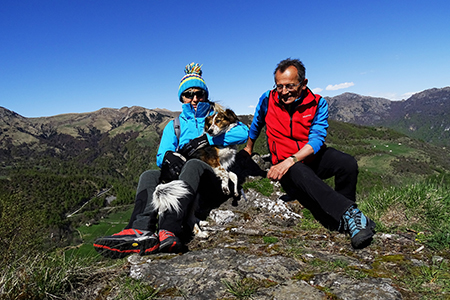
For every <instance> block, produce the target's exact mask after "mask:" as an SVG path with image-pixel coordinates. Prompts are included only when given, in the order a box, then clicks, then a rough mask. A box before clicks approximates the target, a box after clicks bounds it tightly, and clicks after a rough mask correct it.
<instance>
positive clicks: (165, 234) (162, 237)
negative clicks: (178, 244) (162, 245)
mask: <svg viewBox="0 0 450 300" xmlns="http://www.w3.org/2000/svg"><path fill="white" fill-rule="evenodd" d="M159 237H160V238H159V239H160V240H161V241H162V240H165V239H167V238H169V237H175V234H173V233H172V232H170V231H167V230H161V231H160V232H159Z"/></svg>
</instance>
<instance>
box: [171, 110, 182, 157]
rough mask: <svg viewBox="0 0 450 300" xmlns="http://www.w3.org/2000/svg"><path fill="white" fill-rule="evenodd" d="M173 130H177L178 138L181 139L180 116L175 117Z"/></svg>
mask: <svg viewBox="0 0 450 300" xmlns="http://www.w3.org/2000/svg"><path fill="white" fill-rule="evenodd" d="M173 130H174V131H175V135H176V136H177V140H178V141H180V133H181V129H180V117H179V116H178V117H175V119H173ZM178 147H179V146H177V150H176V151H178Z"/></svg>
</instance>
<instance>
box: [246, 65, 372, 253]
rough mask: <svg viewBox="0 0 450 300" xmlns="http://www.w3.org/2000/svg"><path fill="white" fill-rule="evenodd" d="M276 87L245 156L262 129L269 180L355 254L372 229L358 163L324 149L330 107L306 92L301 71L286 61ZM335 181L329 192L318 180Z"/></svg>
mask: <svg viewBox="0 0 450 300" xmlns="http://www.w3.org/2000/svg"><path fill="white" fill-rule="evenodd" d="M274 76H275V86H274V89H273V90H270V91H267V92H266V93H264V94H263V95H262V96H261V98H260V99H259V103H258V106H257V107H256V111H255V115H254V118H253V122H252V125H251V127H250V133H249V138H248V141H247V145H246V147H245V149H244V150H245V151H247V152H248V153H249V154H251V153H252V151H253V146H254V142H255V140H256V139H257V138H258V136H259V134H260V132H261V129H262V128H263V127H264V125H265V126H266V134H267V140H268V147H269V151H270V154H271V159H272V167H271V168H270V170H269V171H268V173H267V177H268V178H269V179H271V180H274V181H280V183H281V185H282V187H283V188H284V189H285V191H286V192H287V193H288V194H289V195H290V196H291V197H293V198H296V199H298V200H299V201H300V202H301V203H302V204H303V205H304V206H305V207H306V208H308V209H310V210H311V212H312V213H313V215H314V216H315V217H316V218H317V219H318V220H319V221H320V222H321V223H322V224H323V225H324V226H326V227H328V228H330V229H338V230H340V231H343V232H347V233H348V234H349V235H350V237H351V244H352V246H353V247H354V248H363V247H365V246H367V245H369V244H370V242H371V240H372V237H373V235H374V234H375V232H374V229H375V223H374V222H373V221H372V220H370V219H369V218H367V217H366V216H365V215H364V214H363V213H362V212H361V211H360V210H359V209H358V208H357V205H356V203H355V201H356V182H357V176H358V166H357V163H356V160H355V159H354V158H353V157H352V156H350V155H348V154H345V153H343V152H340V151H338V150H336V149H334V148H331V147H327V146H326V145H325V137H326V135H327V128H328V104H327V102H326V100H325V99H324V98H322V97H321V96H319V95H315V94H313V92H312V91H311V90H310V89H309V88H308V87H307V84H308V79H306V78H305V67H304V66H303V64H302V62H301V61H299V60H297V59H290V58H289V59H285V60H283V61H281V62H280V63H279V64H278V66H277V67H276V69H275V72H274ZM332 176H335V189H334V190H333V189H332V188H331V187H329V186H328V185H327V184H326V183H324V182H323V181H322V179H326V178H330V177H332Z"/></svg>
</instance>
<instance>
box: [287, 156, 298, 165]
mask: <svg viewBox="0 0 450 300" xmlns="http://www.w3.org/2000/svg"><path fill="white" fill-rule="evenodd" d="M289 157H292V159H293V160H294V163H296V162H298V158H297V157H296V156H295V155H291V156H289Z"/></svg>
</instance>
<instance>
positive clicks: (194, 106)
mask: <svg viewBox="0 0 450 300" xmlns="http://www.w3.org/2000/svg"><path fill="white" fill-rule="evenodd" d="M185 73H186V75H185V76H184V77H183V78H182V79H181V82H180V85H179V88H178V99H179V100H180V101H181V103H182V112H181V114H180V116H179V120H180V134H179V137H178V136H177V134H176V132H175V129H174V124H173V121H171V122H169V123H168V124H167V125H166V127H165V128H164V131H163V135H162V138H161V142H160V145H159V149H158V154H157V156H156V163H157V165H158V166H159V167H160V168H161V167H162V166H163V165H165V167H167V168H165V169H168V170H169V171H170V173H171V174H172V175H173V177H177V178H178V179H180V180H182V181H184V183H185V184H186V185H187V187H188V189H189V191H190V193H189V194H185V195H180V196H179V199H178V200H179V202H180V204H181V212H180V213H177V212H174V211H169V212H167V211H166V212H165V213H164V215H162V216H158V213H157V212H156V211H155V209H154V208H153V206H152V196H153V192H154V191H155V188H156V186H157V185H158V184H159V183H160V180H159V178H160V175H161V171H160V170H149V171H146V172H144V173H142V174H141V176H140V178H139V184H138V188H137V192H136V201H135V206H134V210H133V213H132V215H131V218H130V222H129V224H128V225H127V227H125V229H124V230H122V231H121V232H119V233H117V234H114V235H111V236H106V237H101V238H98V239H97V240H96V241H95V242H94V247H95V249H96V250H97V251H98V252H100V253H101V254H102V255H104V256H107V257H111V258H119V257H124V256H126V255H128V254H130V253H139V254H140V255H146V254H152V253H156V252H179V251H180V250H181V249H182V248H183V245H184V242H185V240H186V238H185V236H186V235H187V233H188V232H191V229H192V228H191V226H190V224H187V223H186V221H187V215H188V212H189V210H190V209H191V208H192V205H193V203H194V202H196V201H194V200H195V198H196V197H199V199H198V200H199V201H198V203H200V207H199V209H197V211H198V212H200V211H201V210H202V209H207V208H208V207H213V205H214V203H211V202H210V201H209V200H208V199H226V198H228V196H225V195H223V192H222V188H221V184H220V180H219V179H218V178H217V177H216V175H215V174H214V171H213V169H212V168H211V167H210V166H209V165H207V164H206V163H204V162H202V161H200V160H198V159H191V160H189V161H187V162H186V161H185V159H184V157H183V156H182V155H180V154H179V153H177V150H178V149H182V150H183V151H181V152H182V153H193V152H195V151H196V150H198V149H200V148H202V147H204V146H206V145H208V144H209V145H217V146H229V145H236V144H243V143H245V142H246V141H247V138H248V127H247V126H246V125H245V124H243V123H241V122H239V124H238V126H235V127H233V128H232V129H231V130H229V131H228V132H226V133H224V134H222V135H220V136H217V137H214V138H213V137H211V136H208V135H206V134H204V132H203V128H204V123H205V118H206V117H207V116H209V115H211V114H213V113H214V104H213V103H211V102H210V101H209V100H208V95H209V92H208V87H207V86H206V83H205V81H204V79H203V78H202V70H201V66H199V65H198V64H195V63H191V64H189V65H187V66H186V68H185ZM202 195H205V196H207V197H202ZM203 217H205V216H203Z"/></svg>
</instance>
